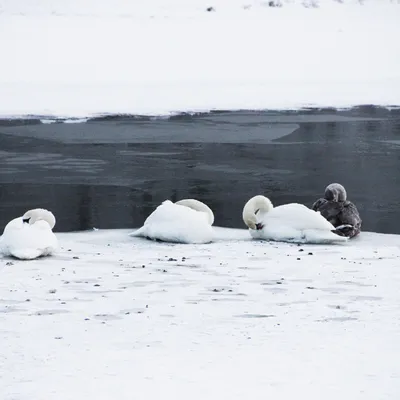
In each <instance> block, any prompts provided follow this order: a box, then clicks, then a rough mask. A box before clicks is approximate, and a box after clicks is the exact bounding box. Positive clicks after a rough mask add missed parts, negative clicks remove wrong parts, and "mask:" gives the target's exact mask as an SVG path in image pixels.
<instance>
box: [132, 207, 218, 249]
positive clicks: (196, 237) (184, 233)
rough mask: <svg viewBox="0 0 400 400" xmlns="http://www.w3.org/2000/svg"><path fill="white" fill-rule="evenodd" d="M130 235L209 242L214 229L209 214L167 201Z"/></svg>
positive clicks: (178, 241)
mask: <svg viewBox="0 0 400 400" xmlns="http://www.w3.org/2000/svg"><path fill="white" fill-rule="evenodd" d="M130 236H142V237H147V238H150V239H158V240H162V241H165V242H176V243H208V242H210V241H212V236H213V230H212V227H211V225H210V224H209V222H208V219H207V214H206V213H204V212H199V211H195V210H193V209H191V208H188V207H185V206H181V205H176V204H173V203H171V202H170V201H165V202H164V203H162V204H161V205H159V206H158V207H157V208H156V210H154V212H153V213H152V214H150V215H149V217H148V218H147V219H146V221H145V223H144V225H143V226H142V227H141V228H139V229H138V230H137V231H134V232H132V233H131V234H130Z"/></svg>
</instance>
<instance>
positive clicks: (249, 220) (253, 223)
mask: <svg viewBox="0 0 400 400" xmlns="http://www.w3.org/2000/svg"><path fill="white" fill-rule="evenodd" d="M273 207H274V206H273V205H272V203H271V201H270V200H269V199H268V198H267V197H265V196H261V195H259V196H254V197H252V198H251V199H250V200H249V201H248V202H247V203H246V204H245V206H244V208H243V214H242V218H243V222H244V223H245V224H246V225H247V226H248V227H249V228H250V229H259V223H258V222H259V221H258V220H257V214H259V213H260V214H261V213H262V214H264V213H267V212H268V211H271V210H272V208H273Z"/></svg>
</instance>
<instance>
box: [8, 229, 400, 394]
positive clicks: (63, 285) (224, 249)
mask: <svg viewBox="0 0 400 400" xmlns="http://www.w3.org/2000/svg"><path fill="white" fill-rule="evenodd" d="M217 231H218V232H219V237H220V240H219V241H218V242H216V243H213V244H209V245H198V246H195V245H171V244H162V243H155V242H149V241H146V240H140V239H134V238H130V237H129V236H128V235H127V234H128V232H130V231H118V230H116V231H101V230H100V231H96V232H80V233H67V234H58V237H59V240H60V242H61V244H62V247H63V248H62V250H61V251H60V252H59V253H58V255H57V256H55V257H53V258H47V259H40V260H35V261H31V262H20V261H15V260H11V259H0V274H1V279H0V343H1V349H2V350H1V358H2V362H1V363H0V377H1V385H0V398H1V399H2V400H11V399H18V400H31V399H46V400H53V399H57V400H72V399H74V400H76V399H85V398H90V399H96V400H103V399H104V400H110V399H115V398H118V399H121V400H125V399H126V400H131V399H132V398H135V400H149V399H160V398H165V399H169V398H176V399H187V398H191V399H196V400H197V399H199V400H200V399H201V400H204V399H205V398H207V399H211V400H214V399H215V400H216V399H228V398H231V399H240V400H243V399H254V400H258V399H260V400H264V399H266V398H271V399H290V400H292V399H295V398H307V399H309V400H317V399H318V400H319V399H321V398H323V399H325V400H337V399H339V398H343V399H352V400H376V399H380V400H393V399H396V398H397V396H398V393H399V391H400V366H399V363H398V355H399V350H400V349H399V346H400V345H399V341H398V340H397V338H398V336H399V334H400V322H399V311H398V304H399V303H400V291H399V290H398V288H399V285H400V272H399V268H398V265H399V260H400V236H395V235H381V234H374V233H366V232H364V233H362V234H361V236H360V237H359V238H358V239H355V240H353V241H351V242H350V243H348V244H345V245H337V246H315V245H314V246H310V245H309V246H296V245H289V244H283V243H279V244H278V243H265V242H264V243H263V242H257V241H250V240H248V237H249V236H248V232H247V231H245V230H227V229H217Z"/></svg>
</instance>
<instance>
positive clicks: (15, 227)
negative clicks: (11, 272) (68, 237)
mask: <svg viewBox="0 0 400 400" xmlns="http://www.w3.org/2000/svg"><path fill="white" fill-rule="evenodd" d="M57 248H58V240H57V237H56V236H55V234H54V233H53V231H52V230H51V229H50V226H49V224H48V223H47V222H46V221H37V222H36V223H35V224H33V225H29V224H26V223H24V222H23V221H22V218H16V219H14V220H12V221H11V222H9V223H8V224H7V226H6V227H5V229H4V233H3V236H2V241H1V250H2V252H3V254H5V255H10V256H13V257H16V258H19V259H22V260H32V259H34V258H37V257H40V256H46V255H50V254H52V253H53V252H54V251H56V250H57Z"/></svg>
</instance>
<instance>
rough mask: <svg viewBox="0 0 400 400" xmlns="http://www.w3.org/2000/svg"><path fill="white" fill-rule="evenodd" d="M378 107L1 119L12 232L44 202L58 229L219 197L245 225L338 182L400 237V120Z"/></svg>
mask: <svg viewBox="0 0 400 400" xmlns="http://www.w3.org/2000/svg"><path fill="white" fill-rule="evenodd" d="M371 113H372V114H373V117H374V118H372V117H370V116H369V115H370V114H371ZM367 114H368V115H365V113H364V114H363V115H362V117H360V116H359V115H357V113H356V112H354V111H352V112H348V113H347V114H346V113H345V112H343V113H341V114H340V115H339V113H337V112H336V113H333V114H327V113H326V112H325V113H324V112H321V113H315V112H314V114H312V113H311V114H310V113H308V114H307V113H303V114H301V115H299V114H290V115H288V114H287V113H275V114H271V113H269V114H268V113H264V114H263V113H225V114H215V115H205V116H194V117H189V116H187V117H184V118H176V119H172V120H150V119H149V120H146V121H136V120H134V119H110V120H106V121H93V122H88V123H84V124H37V123H36V124H35V123H32V122H30V123H29V124H24V123H22V122H20V123H3V124H1V123H0V143H1V149H0V229H2V228H3V227H4V225H5V223H6V222H7V221H9V220H10V219H11V218H13V217H15V216H18V215H21V214H22V213H23V212H25V211H26V210H27V209H29V208H34V207H44V208H48V209H50V210H52V211H53V212H54V213H55V214H56V217H57V225H56V230H58V231H71V230H85V229H90V228H93V227H96V228H133V227H137V226H140V225H141V224H142V223H143V221H144V220H145V218H146V216H147V215H148V214H149V213H151V211H152V210H153V209H154V208H155V207H156V206H157V205H158V204H159V203H160V202H162V201H163V200H165V199H167V198H168V199H171V200H173V201H175V200H179V199H182V198H187V197H195V198H197V199H199V200H202V201H204V202H206V203H207V204H209V205H210V207H211V208H212V209H213V211H214V213H215V216H216V220H215V224H216V225H220V226H230V227H244V225H243V223H242V221H241V210H242V207H243V205H244V203H245V202H246V201H247V200H248V198H250V197H251V196H253V195H255V194H259V193H263V194H265V195H267V196H268V197H270V198H271V199H272V201H273V202H274V203H275V204H276V205H278V204H283V203H286V202H300V203H304V204H306V205H311V204H312V203H313V201H314V200H315V199H316V198H317V197H319V196H320V195H321V194H322V193H323V190H324V188H325V186H326V185H327V184H328V183H331V182H334V181H337V182H340V183H342V184H343V185H345V187H346V188H347V190H348V193H349V197H350V198H351V200H352V201H354V202H355V203H356V204H357V206H358V208H359V210H360V213H361V214H362V217H363V220H364V226H363V227H364V229H365V230H371V231H378V232H386V233H399V234H400V228H399V227H398V223H397V221H398V220H400V210H399V209H398V206H397V204H398V200H399V198H400V185H399V173H398V171H399V170H400V146H399V145H398V142H399V139H400V117H399V115H398V113H397V114H393V113H386V114H385V115H381V114H379V115H378V116H377V115H376V112H375V111H374V109H373V108H372V109H371V110H370V111H369V112H368V113H367ZM289 127H290V129H289ZM49 129H51V130H49ZM98 132H101V134H99V136H97V134H98ZM105 132H107V135H105ZM193 132H195V134H193ZM189 136H190V140H189V139H188V137H189ZM113 137H115V138H118V140H116V143H112V138H113ZM170 137H171V138H173V139H172V141H170V140H169V138H170ZM80 138H84V140H80ZM50 139H51V140H50ZM97 139H98V140H97Z"/></svg>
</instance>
